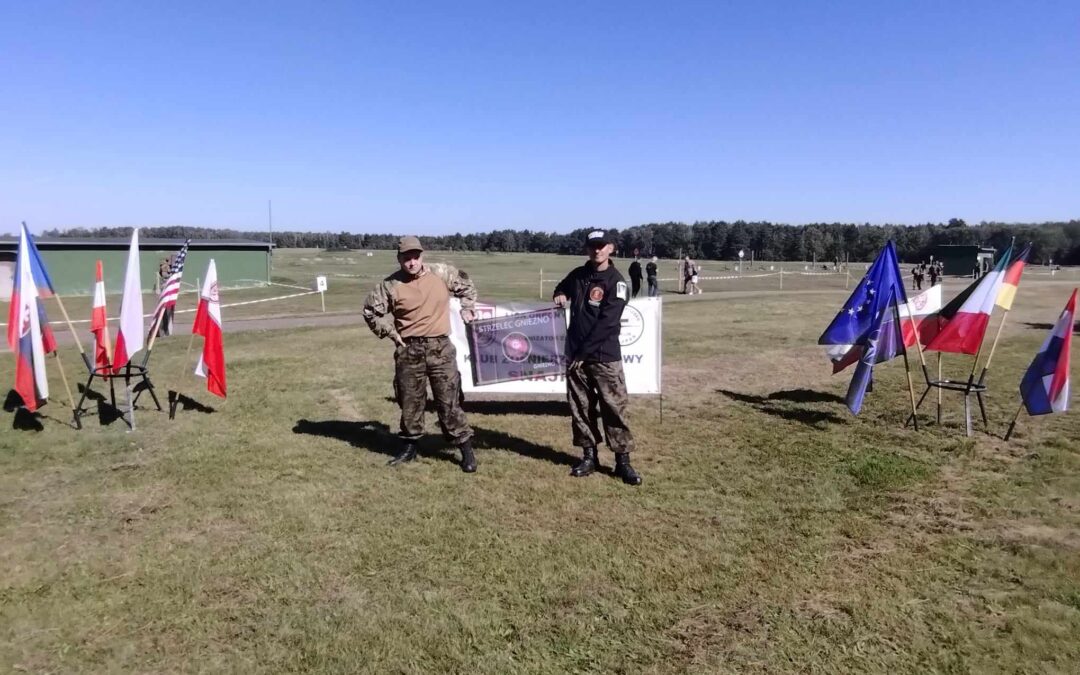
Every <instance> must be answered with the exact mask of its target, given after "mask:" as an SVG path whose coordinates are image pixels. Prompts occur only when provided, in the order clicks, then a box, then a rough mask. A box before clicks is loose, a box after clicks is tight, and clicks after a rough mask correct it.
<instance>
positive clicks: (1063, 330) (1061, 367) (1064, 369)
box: [1020, 289, 1076, 415]
mask: <svg viewBox="0 0 1080 675" xmlns="http://www.w3.org/2000/svg"><path fill="white" fill-rule="evenodd" d="M1075 320H1076V289H1073V292H1072V296H1071V297H1070V298H1069V302H1068V304H1066V305H1065V311H1063V312H1062V313H1061V316H1060V317H1058V320H1057V324H1055V325H1054V329H1053V330H1052V331H1050V335H1049V336H1048V337H1047V338H1046V341H1045V342H1043V345H1042V348H1041V349H1039V353H1038V354H1037V355H1036V356H1035V360H1034V361H1032V362H1031V365H1030V366H1028V369H1027V372H1026V373H1024V379H1022V380H1021V381H1020V397H1021V398H1023V399H1024V407H1025V408H1027V411H1028V414H1029V415H1047V414H1050V413H1056V412H1065V411H1066V410H1068V408H1069V348H1070V346H1071V344H1072V333H1073V322H1074V321H1075Z"/></svg>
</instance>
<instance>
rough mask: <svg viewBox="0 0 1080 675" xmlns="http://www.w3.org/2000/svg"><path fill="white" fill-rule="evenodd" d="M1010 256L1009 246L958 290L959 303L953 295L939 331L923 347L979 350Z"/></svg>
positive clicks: (962, 352)
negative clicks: (979, 275)
mask: <svg viewBox="0 0 1080 675" xmlns="http://www.w3.org/2000/svg"><path fill="white" fill-rule="evenodd" d="M1011 255H1012V247H1009V249H1008V250H1007V251H1005V253H1004V254H1002V256H1001V260H999V261H998V264H997V265H996V266H994V269H993V270H991V271H990V272H988V273H987V274H986V275H984V276H983V278H982V279H979V280H978V281H976V282H975V283H974V284H972V285H971V286H969V287H968V288H967V289H965V290H964V292H963V293H961V296H964V297H963V301H962V302H961V303H957V300H958V299H959V297H957V298H954V299H953V301H952V302H950V303H949V304H948V305H946V306H945V307H944V308H942V310H941V318H942V323H943V324H944V325H943V326H942V328H941V332H939V333H938V334H937V336H936V337H935V338H934V339H933V340H931V341H930V343H929V344H927V345H926V348H927V349H933V350H936V351H939V352H955V353H958V354H977V353H978V352H979V347H980V346H981V345H982V341H983V336H984V335H985V334H986V327H987V326H988V325H990V314H991V313H992V312H993V311H994V303H995V302H997V299H998V293H999V292H1000V291H1001V284H1002V282H1003V281H1004V279H1005V269H1006V268H1007V267H1008V265H1009V258H1010V256H1011ZM958 304H959V306H957V305H958Z"/></svg>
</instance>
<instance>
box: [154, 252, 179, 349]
mask: <svg viewBox="0 0 1080 675" xmlns="http://www.w3.org/2000/svg"><path fill="white" fill-rule="evenodd" d="M174 260H176V256H175V255H171V256H169V257H167V258H162V259H161V263H160V264H159V265H158V280H157V286H158V290H157V292H158V293H161V291H163V290H164V289H165V284H166V283H168V281H169V277H170V276H171V275H172V266H173V261H174ZM174 312H176V307H175V306H173V307H169V308H168V309H166V310H165V311H164V312H163V313H162V315H161V320H160V321H159V322H158V329H157V334H158V337H166V336H168V335H172V326H173V313H174Z"/></svg>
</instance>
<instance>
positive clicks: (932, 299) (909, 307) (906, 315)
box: [900, 285, 941, 347]
mask: <svg viewBox="0 0 1080 675" xmlns="http://www.w3.org/2000/svg"><path fill="white" fill-rule="evenodd" d="M940 311H941V286H940V285H939V286H931V287H930V288H928V289H926V290H925V291H923V292H922V293H919V294H918V295H916V296H915V297H913V298H911V299H910V300H908V302H907V304H903V305H900V325H901V329H902V330H903V331H904V346H905V347H914V346H915V334H916V332H918V335H919V342H920V343H921V344H922V345H923V346H924V347H925V346H926V344H927V343H929V342H930V341H931V340H933V339H934V336H936V335H937V332H938V322H939V320H940V319H939V317H938V312H940Z"/></svg>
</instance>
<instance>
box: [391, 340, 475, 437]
mask: <svg viewBox="0 0 1080 675" xmlns="http://www.w3.org/2000/svg"><path fill="white" fill-rule="evenodd" d="M394 364H395V367H394V391H395V393H396V394H397V399H398V405H399V406H401V430H400V431H399V432H398V435H399V436H400V437H401V438H403V439H405V440H409V441H414V440H417V439H419V438H420V437H421V436H423V435H424V408H425V407H426V406H427V387H428V382H430V383H431V393H432V395H433V396H434V398H435V409H436V410H437V411H438V413H439V426H440V427H442V432H443V436H444V437H445V438H446V440H448V441H450V442H451V443H453V444H454V445H460V444H462V443H464V442H465V441H467V440H469V439H470V438H472V435H473V431H472V428H471V427H469V423H468V421H466V419H465V411H464V410H462V409H461V400H460V396H461V376H460V375H459V374H458V370H457V350H456V349H454V345H453V344H451V342H450V339H449V338H445V337H434V338H406V339H405V344H404V345H400V346H399V347H398V348H397V349H396V350H395V351H394Z"/></svg>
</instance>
